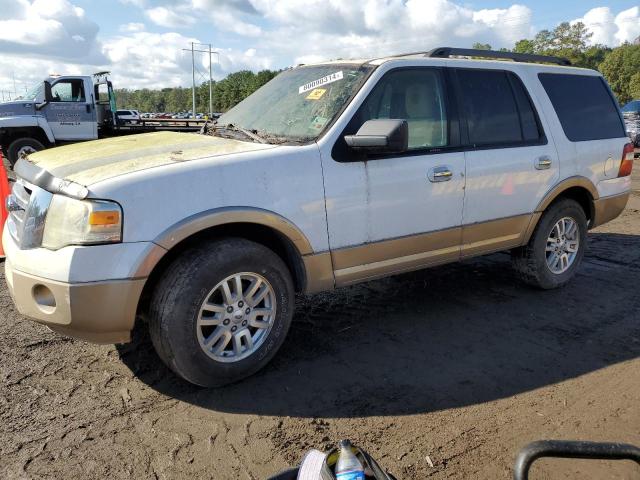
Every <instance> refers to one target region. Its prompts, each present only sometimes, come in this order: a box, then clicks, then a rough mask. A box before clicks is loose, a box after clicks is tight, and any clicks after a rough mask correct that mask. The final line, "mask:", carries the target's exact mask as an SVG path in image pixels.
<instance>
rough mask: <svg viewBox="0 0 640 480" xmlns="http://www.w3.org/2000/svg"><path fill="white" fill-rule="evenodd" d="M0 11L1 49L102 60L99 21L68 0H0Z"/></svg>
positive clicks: (59, 56) (48, 55) (60, 57)
mask: <svg viewBox="0 0 640 480" xmlns="http://www.w3.org/2000/svg"><path fill="white" fill-rule="evenodd" d="M0 11H2V17H0V52H9V53H13V54H17V53H28V54H30V55H35V56H39V57H47V58H51V57H54V58H59V59H69V60H71V59H81V58H91V59H92V60H94V61H96V60H97V61H99V60H102V58H100V55H99V43H98V41H97V38H96V37H97V34H98V25H97V24H96V23H95V22H93V21H92V20H89V19H88V18H87V16H86V15H85V11H84V10H83V9H82V8H79V7H77V6H75V5H73V4H71V3H70V2H69V1H67V0H34V1H32V2H30V1H27V0H9V1H6V0H3V1H2V2H0Z"/></svg>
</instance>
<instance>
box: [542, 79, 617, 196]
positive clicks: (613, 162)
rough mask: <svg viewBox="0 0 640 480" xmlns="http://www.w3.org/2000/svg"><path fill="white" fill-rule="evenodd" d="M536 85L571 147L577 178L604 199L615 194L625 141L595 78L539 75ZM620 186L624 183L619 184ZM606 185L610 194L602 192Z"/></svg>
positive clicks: (606, 95)
mask: <svg viewBox="0 0 640 480" xmlns="http://www.w3.org/2000/svg"><path fill="white" fill-rule="evenodd" d="M538 76H539V78H540V82H541V83H542V86H543V87H544V89H545V91H546V92H547V95H548V96H549V100H551V103H552V105H553V108H554V110H555V112H556V114H557V116H558V119H559V120H560V124H561V125H562V130H563V132H564V134H565V136H566V138H567V139H568V140H569V141H570V142H571V143H572V145H573V146H574V147H575V152H576V157H575V158H576V171H577V174H578V175H580V176H583V177H587V178H589V179H590V180H591V181H592V182H593V184H594V185H596V186H597V187H598V188H599V190H601V191H600V195H602V196H608V195H611V194H614V193H618V192H619V190H620V185H616V182H608V183H602V184H600V182H602V181H603V180H607V179H615V178H616V177H617V176H618V170H619V167H620V160H621V157H622V149H623V148H624V145H625V144H626V143H627V142H628V141H629V140H628V137H627V136H626V132H625V125H624V121H623V120H622V117H621V115H620V111H619V109H618V106H617V102H616V100H615V98H614V97H613V94H612V93H611V91H610V89H609V87H608V86H607V84H606V83H605V81H604V79H603V78H602V77H600V76H599V75H593V74H590V75H579V74H575V73H572V74H562V73H540V74H539V75H538ZM620 183H621V184H622V183H624V180H622V181H620ZM607 185H609V186H610V187H612V188H613V190H612V191H608V190H606V186H607Z"/></svg>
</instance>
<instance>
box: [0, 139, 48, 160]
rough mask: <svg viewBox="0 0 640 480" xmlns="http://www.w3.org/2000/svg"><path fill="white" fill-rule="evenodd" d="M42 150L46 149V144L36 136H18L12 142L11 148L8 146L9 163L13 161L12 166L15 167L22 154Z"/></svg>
mask: <svg viewBox="0 0 640 480" xmlns="http://www.w3.org/2000/svg"><path fill="white" fill-rule="evenodd" d="M40 150H44V145H43V144H42V143H40V142H39V141H38V140H36V139H35V138H30V137H23V138H17V139H15V140H14V141H13V142H11V143H10V144H9V148H7V155H8V156H9V163H11V167H14V166H15V164H16V162H17V161H18V160H19V159H20V156H21V155H22V154H29V153H33V152H39V151H40Z"/></svg>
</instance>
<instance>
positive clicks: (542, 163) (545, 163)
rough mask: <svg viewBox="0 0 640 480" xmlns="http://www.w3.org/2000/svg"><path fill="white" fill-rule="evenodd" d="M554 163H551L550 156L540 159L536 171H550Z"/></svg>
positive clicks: (537, 160)
mask: <svg viewBox="0 0 640 480" xmlns="http://www.w3.org/2000/svg"><path fill="white" fill-rule="evenodd" d="M552 163H553V162H552V161H551V157H549V156H548V155H543V156H541V157H538V158H537V159H536V170H548V169H549V168H551V164H552Z"/></svg>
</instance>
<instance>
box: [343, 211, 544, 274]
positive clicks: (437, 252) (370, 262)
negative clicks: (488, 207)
mask: <svg viewBox="0 0 640 480" xmlns="http://www.w3.org/2000/svg"><path fill="white" fill-rule="evenodd" d="M538 218H539V214H527V215H518V216H515V217H509V218H503V219H499V220H492V221H489V222H482V223H476V224H472V225H465V226H464V227H455V228H450V229H446V230H440V231H437V232H429V233H421V234H418V235H412V236H408V237H401V238H395V239H391V240H384V241H381V242H375V243H369V244H366V245H360V246H357V247H348V248H343V249H338V250H335V251H333V252H332V253H331V256H332V260H333V267H334V274H335V280H336V286H343V285H349V284H352V283H356V282H360V281H363V280H369V279H373V278H379V277H383V276H386V275H391V274H395V273H401V272H407V271H411V270H418V269H420V268H424V267H431V266H435V265H441V264H444V263H450V262H455V261H458V260H460V259H461V258H466V257H471V256H476V255H482V254H485V253H491V252H496V251H500V250H506V249H509V248H514V247H518V246H520V245H523V244H524V243H526V242H527V240H528V238H529V236H530V231H531V230H532V229H530V225H531V224H532V223H535V221H537V220H538ZM461 243H462V246H461V245H460V244H461Z"/></svg>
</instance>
